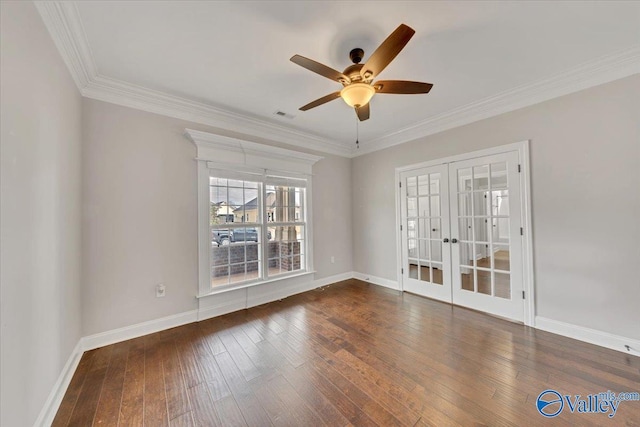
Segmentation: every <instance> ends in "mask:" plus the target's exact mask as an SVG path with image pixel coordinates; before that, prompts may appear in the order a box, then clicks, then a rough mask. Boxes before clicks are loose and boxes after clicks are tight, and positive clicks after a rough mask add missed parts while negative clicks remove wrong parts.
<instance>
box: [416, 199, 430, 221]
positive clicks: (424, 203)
mask: <svg viewBox="0 0 640 427" xmlns="http://www.w3.org/2000/svg"><path fill="white" fill-rule="evenodd" d="M418 209H419V210H418V216H429V197H428V196H425V197H420V198H419V199H418Z"/></svg>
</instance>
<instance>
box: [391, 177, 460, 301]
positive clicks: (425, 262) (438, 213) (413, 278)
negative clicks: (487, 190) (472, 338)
mask: <svg viewBox="0 0 640 427" xmlns="http://www.w3.org/2000/svg"><path fill="white" fill-rule="evenodd" d="M400 177H401V180H402V181H401V189H402V190H403V192H402V194H403V199H404V200H403V203H402V205H401V206H402V208H401V209H402V218H403V223H402V227H401V228H402V230H401V233H402V242H403V245H402V250H403V253H402V259H403V262H404V265H403V268H402V275H403V286H404V290H405V291H409V292H413V293H416V294H420V295H424V296H427V297H430V298H435V299H438V300H442V301H447V302H451V252H450V250H449V248H448V247H444V246H445V243H443V239H444V236H443V230H446V231H447V234H446V235H447V236H448V230H449V188H448V185H447V184H448V181H449V177H448V171H447V166H446V165H438V166H433V167H429V168H423V169H416V170H411V171H408V172H404V173H402V174H401V175H400Z"/></svg>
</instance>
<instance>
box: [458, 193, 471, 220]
mask: <svg viewBox="0 0 640 427" xmlns="http://www.w3.org/2000/svg"><path fill="white" fill-rule="evenodd" d="M471 194H472V193H460V194H458V216H471V214H472V212H471Z"/></svg>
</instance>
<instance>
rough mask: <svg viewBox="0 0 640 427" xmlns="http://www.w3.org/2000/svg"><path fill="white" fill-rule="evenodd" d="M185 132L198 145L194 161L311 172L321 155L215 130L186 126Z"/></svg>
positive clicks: (250, 168) (298, 172)
mask: <svg viewBox="0 0 640 427" xmlns="http://www.w3.org/2000/svg"><path fill="white" fill-rule="evenodd" d="M185 135H186V136H187V137H188V138H189V139H190V140H191V141H193V143H194V144H195V145H196V147H197V160H201V161H206V162H214V163H215V164H218V165H220V164H227V165H230V166H244V167H245V168H246V169H248V170H256V169H262V170H264V169H271V170H274V171H281V172H290V173H297V174H307V175H311V169H312V167H313V165H314V163H316V162H317V161H318V160H321V159H323V157H321V156H316V155H313V154H308V153H302V152H300V151H294V150H287V149H285V148H280V147H272V146H270V145H265V144H258V143H255V142H249V141H244V140H241V139H236V138H230V137H228V136H223V135H216V134H214V133H208V132H202V131H198V130H193V129H185Z"/></svg>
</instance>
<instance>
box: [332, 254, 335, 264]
mask: <svg viewBox="0 0 640 427" xmlns="http://www.w3.org/2000/svg"><path fill="white" fill-rule="evenodd" d="M335 263H336V257H334V256H332V257H331V264H335Z"/></svg>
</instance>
